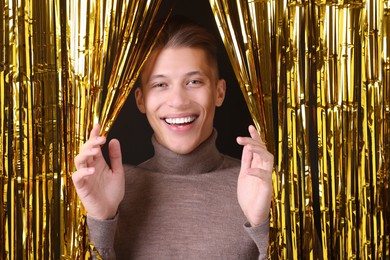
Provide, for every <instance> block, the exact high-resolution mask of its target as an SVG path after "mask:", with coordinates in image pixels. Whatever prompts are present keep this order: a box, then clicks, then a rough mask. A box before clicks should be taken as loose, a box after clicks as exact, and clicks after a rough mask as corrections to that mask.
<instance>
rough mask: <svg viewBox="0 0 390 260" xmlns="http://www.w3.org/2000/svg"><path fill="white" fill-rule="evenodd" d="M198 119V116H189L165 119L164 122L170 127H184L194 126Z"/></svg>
mask: <svg viewBox="0 0 390 260" xmlns="http://www.w3.org/2000/svg"><path fill="white" fill-rule="evenodd" d="M197 118H198V117H197V116H187V117H174V118H170V117H167V118H164V121H165V122H166V123H167V124H169V125H176V126H183V125H189V124H192V123H193V122H194V121H195V120H196V119H197Z"/></svg>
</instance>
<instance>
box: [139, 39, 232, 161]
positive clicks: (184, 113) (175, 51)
mask: <svg viewBox="0 0 390 260" xmlns="http://www.w3.org/2000/svg"><path fill="white" fill-rule="evenodd" d="M210 64H212V63H211V62H209V59H207V56H206V53H205V51H204V50H202V49H198V48H189V47H179V48H174V47H169V48H166V49H162V50H161V51H159V52H155V53H154V55H152V56H151V58H150V61H149V62H148V63H147V64H146V65H145V68H144V71H143V73H142V76H141V81H142V88H138V89H137V90H136V102H137V106H138V108H139V110H140V111H141V112H142V113H145V114H146V116H147V118H148V121H149V123H150V125H151V127H152V128H153V130H154V134H155V137H156V139H157V141H158V142H159V143H160V144H161V145H163V146H165V147H167V148H168V149H170V150H172V151H174V152H176V153H179V154H187V153H190V152H191V151H193V150H194V149H195V148H196V147H198V146H199V145H200V144H201V143H202V142H204V141H205V140H206V139H207V138H208V137H210V135H211V133H212V131H213V121H214V114H215V108H216V107H218V106H221V105H222V102H223V100H224V97H225V90H226V84H225V81H224V80H222V79H218V76H217V71H216V68H215V66H212V65H210Z"/></svg>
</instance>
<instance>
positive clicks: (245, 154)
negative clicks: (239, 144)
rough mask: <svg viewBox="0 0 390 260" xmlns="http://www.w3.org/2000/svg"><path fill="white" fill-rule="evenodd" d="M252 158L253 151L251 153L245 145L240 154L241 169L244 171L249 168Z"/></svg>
mask: <svg viewBox="0 0 390 260" xmlns="http://www.w3.org/2000/svg"><path fill="white" fill-rule="evenodd" d="M252 159H253V153H251V152H250V151H249V150H248V148H247V147H246V146H244V148H243V149H242V156H241V171H240V172H243V171H246V170H247V169H249V168H251V164H252Z"/></svg>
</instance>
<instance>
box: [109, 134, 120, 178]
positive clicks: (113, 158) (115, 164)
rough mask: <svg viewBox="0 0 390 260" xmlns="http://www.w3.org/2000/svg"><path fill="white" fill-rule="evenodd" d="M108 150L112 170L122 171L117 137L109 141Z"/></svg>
mask: <svg viewBox="0 0 390 260" xmlns="http://www.w3.org/2000/svg"><path fill="white" fill-rule="evenodd" d="M108 151H109V152H108V154H109V156H110V162H111V169H112V172H114V173H117V172H123V164H122V153H121V147H120V143H119V141H118V140H117V139H113V140H111V141H110V143H109V145H108Z"/></svg>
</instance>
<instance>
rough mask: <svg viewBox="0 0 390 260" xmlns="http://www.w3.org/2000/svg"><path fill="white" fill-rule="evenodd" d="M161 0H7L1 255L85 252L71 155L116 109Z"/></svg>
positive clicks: (2, 34) (2, 6)
mask: <svg viewBox="0 0 390 260" xmlns="http://www.w3.org/2000/svg"><path fill="white" fill-rule="evenodd" d="M161 1H162V0H155V1H131V0H128V1H114V0H112V1H111V0H94V1H77V0H68V1H66V0H55V1H42V0H25V1H23V0H19V1H18V0H7V1H1V2H0V14H1V19H0V54H1V55H0V136H1V142H0V156H1V161H0V194H1V196H0V203H1V204H0V239H1V243H0V259H84V258H88V255H89V253H88V252H89V251H88V249H89V248H88V239H87V234H86V233H85V226H84V224H85V223H84V222H83V221H84V217H83V216H84V212H83V208H82V207H81V204H80V202H79V200H78V199H77V196H76V193H75V190H74V188H73V185H72V181H71V179H70V176H71V174H72V172H73V171H74V170H75V169H74V166H73V159H74V156H75V155H76V154H77V153H78V149H79V147H80V145H81V144H82V143H84V142H85V140H86V138H87V137H88V136H87V135H88V133H89V131H90V129H91V127H92V126H93V124H94V123H97V122H100V123H101V124H102V134H107V132H108V131H109V129H110V127H111V124H112V122H113V120H115V118H116V116H117V115H118V113H119V110H120V108H121V107H122V105H123V103H124V101H125V99H126V98H127V95H128V94H129V92H130V90H131V89H132V87H133V85H134V83H135V80H136V78H137V76H138V74H139V71H140V69H141V68H142V65H143V62H144V61H145V60H146V58H147V56H148V55H149V51H150V48H151V46H152V45H153V44H154V40H153V39H154V38H155V37H156V35H150V33H149V31H150V26H151V24H152V22H153V21H154V19H155V17H156V15H157V11H158V10H159V6H160V4H161ZM164 16H167V15H164Z"/></svg>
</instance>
